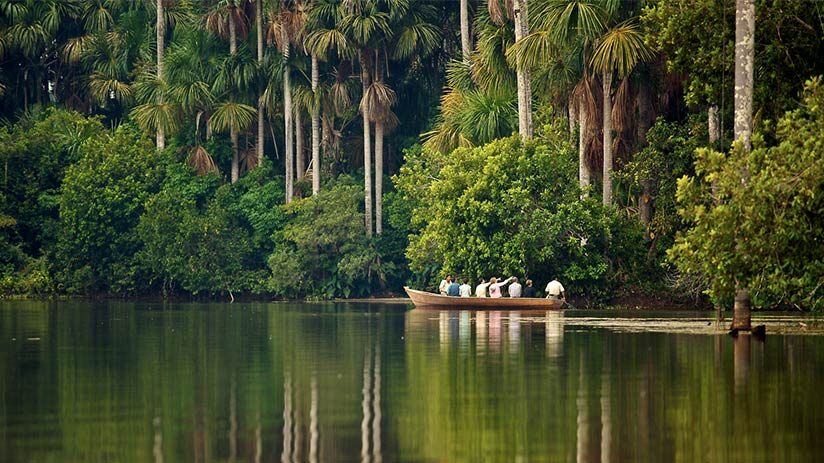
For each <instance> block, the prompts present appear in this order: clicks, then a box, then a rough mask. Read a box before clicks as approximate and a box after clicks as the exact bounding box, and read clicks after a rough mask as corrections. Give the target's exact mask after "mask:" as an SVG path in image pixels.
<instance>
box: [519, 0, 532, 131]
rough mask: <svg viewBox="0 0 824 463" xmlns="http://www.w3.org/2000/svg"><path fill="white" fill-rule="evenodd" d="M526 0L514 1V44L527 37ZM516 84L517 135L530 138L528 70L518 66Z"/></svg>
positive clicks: (530, 105) (530, 107)
mask: <svg viewBox="0 0 824 463" xmlns="http://www.w3.org/2000/svg"><path fill="white" fill-rule="evenodd" d="M526 2H527V0H515V42H518V41H520V40H522V39H523V38H524V37H526V36H527V35H529V22H528V19H529V14H528V13H527V7H526ZM516 77H517V82H518V133H519V134H520V135H521V138H522V139H524V140H528V139H530V138H532V86H531V84H530V82H529V70H528V69H526V68H525V67H523V66H521V65H520V64H518V66H517V69H516Z"/></svg>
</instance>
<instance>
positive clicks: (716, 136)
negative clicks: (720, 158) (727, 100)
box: [707, 105, 721, 147]
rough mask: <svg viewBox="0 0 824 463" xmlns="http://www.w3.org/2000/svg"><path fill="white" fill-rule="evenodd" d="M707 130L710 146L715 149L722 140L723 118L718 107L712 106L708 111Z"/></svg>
mask: <svg viewBox="0 0 824 463" xmlns="http://www.w3.org/2000/svg"><path fill="white" fill-rule="evenodd" d="M707 129H708V130H707V136H708V138H709V141H710V146H713V147H714V146H715V144H716V143H718V140H720V139H721V118H720V116H719V114H718V106H716V105H712V106H710V107H709V108H708V109H707Z"/></svg>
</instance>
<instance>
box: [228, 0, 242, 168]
mask: <svg viewBox="0 0 824 463" xmlns="http://www.w3.org/2000/svg"><path fill="white" fill-rule="evenodd" d="M229 7H230V9H229V11H230V14H229V54H231V55H232V56H235V55H237V24H235V21H234V14H232V13H233V10H234V8H235V4H234V2H230V4H229ZM229 138H230V139H231V141H232V183H235V182H237V180H238V178H240V160H239V153H238V140H237V139H238V133H237V130H236V129H235V128H234V127H232V128H231V129H230V131H229Z"/></svg>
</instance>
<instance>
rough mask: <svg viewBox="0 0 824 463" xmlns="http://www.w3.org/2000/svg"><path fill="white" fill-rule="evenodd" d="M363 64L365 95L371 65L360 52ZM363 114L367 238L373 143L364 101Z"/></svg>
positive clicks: (370, 225) (367, 109)
mask: <svg viewBox="0 0 824 463" xmlns="http://www.w3.org/2000/svg"><path fill="white" fill-rule="evenodd" d="M360 64H361V85H362V87H363V95H364V96H366V90H367V88H369V63H368V62H367V58H366V53H364V52H363V51H361V52H360ZM361 114H362V115H363V185H364V209H365V211H364V217H365V223H366V236H367V237H369V238H371V237H372V143H371V139H370V136H369V131H370V128H369V108H368V106H367V105H366V101H365V100H364V101H363V102H362V104H361Z"/></svg>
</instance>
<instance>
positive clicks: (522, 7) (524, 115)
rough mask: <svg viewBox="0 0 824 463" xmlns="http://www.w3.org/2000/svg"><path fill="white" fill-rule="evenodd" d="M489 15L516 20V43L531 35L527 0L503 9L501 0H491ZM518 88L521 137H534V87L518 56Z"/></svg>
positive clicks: (498, 19)
mask: <svg viewBox="0 0 824 463" xmlns="http://www.w3.org/2000/svg"><path fill="white" fill-rule="evenodd" d="M488 8H489V15H490V18H491V19H492V21H493V22H494V23H496V24H498V25H502V24H503V23H504V21H505V20H506V19H508V18H512V19H513V22H514V31H515V44H516V45H517V44H518V42H521V41H523V40H524V38H525V37H526V36H527V35H529V14H528V10H527V2H526V0H513V1H512V2H506V4H505V8H504V9H501V4H500V0H490V1H489V3H488ZM513 61H514V64H515V74H516V82H517V90H518V133H519V134H520V135H521V138H523V139H524V140H527V139H529V138H532V88H531V83H530V78H529V68H528V67H527V66H526V65H525V63H523V62H522V60H521V59H520V58H518V57H517V56H516V57H515V59H514V60H513Z"/></svg>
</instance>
